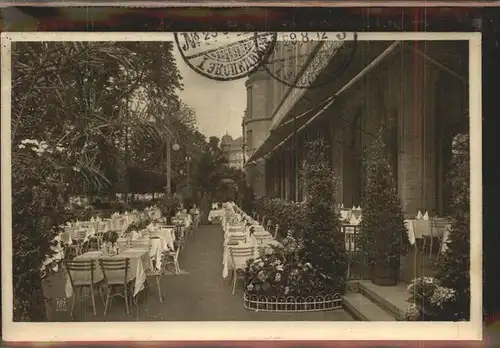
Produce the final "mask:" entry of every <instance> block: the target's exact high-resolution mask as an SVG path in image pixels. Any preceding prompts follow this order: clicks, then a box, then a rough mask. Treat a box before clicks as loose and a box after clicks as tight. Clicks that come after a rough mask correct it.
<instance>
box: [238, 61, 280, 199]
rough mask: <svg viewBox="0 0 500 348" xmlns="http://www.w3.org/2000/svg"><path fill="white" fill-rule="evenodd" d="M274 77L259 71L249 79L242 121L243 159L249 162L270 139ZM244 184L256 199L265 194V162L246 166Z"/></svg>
mask: <svg viewBox="0 0 500 348" xmlns="http://www.w3.org/2000/svg"><path fill="white" fill-rule="evenodd" d="M273 82H274V80H273V78H272V77H271V76H270V75H269V74H268V73H267V72H266V71H265V69H263V68H260V69H258V70H256V71H255V72H254V73H252V74H250V75H249V76H248V80H247V81H246V82H245V86H246V88H247V109H246V113H245V116H244V118H243V137H244V139H245V142H244V144H245V145H244V147H245V152H246V153H245V158H246V160H247V161H248V160H249V159H250V158H251V157H252V155H253V154H254V153H255V151H256V150H257V149H258V148H259V147H260V146H261V145H262V144H263V143H264V141H265V140H266V139H267V137H268V136H269V130H270V127H271V120H272V115H273V111H274V110H273V108H274V104H273V94H274V93H273V89H274V83H273ZM244 169H245V173H246V177H247V184H248V185H250V186H252V187H253V190H254V193H255V195H256V196H264V195H265V194H266V192H265V160H264V159H258V160H255V161H251V162H247V163H245V167H244Z"/></svg>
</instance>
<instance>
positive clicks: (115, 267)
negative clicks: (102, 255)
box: [99, 258, 130, 284]
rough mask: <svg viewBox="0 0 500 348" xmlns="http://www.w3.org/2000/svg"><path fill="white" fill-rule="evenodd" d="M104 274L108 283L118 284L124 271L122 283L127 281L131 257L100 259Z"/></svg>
mask: <svg viewBox="0 0 500 348" xmlns="http://www.w3.org/2000/svg"><path fill="white" fill-rule="evenodd" d="M99 265H100V266H101V270H102V275H103V276H104V282H105V283H106V284H110V282H111V283H113V284H116V283H117V281H118V280H120V273H122V272H123V278H121V279H122V280H123V283H122V284H126V283H127V279H128V270H129V268H130V259H129V258H125V259H99Z"/></svg>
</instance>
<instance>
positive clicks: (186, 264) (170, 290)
mask: <svg viewBox="0 0 500 348" xmlns="http://www.w3.org/2000/svg"><path fill="white" fill-rule="evenodd" d="M222 237H223V232H222V229H221V226H220V225H218V224H214V225H204V226H201V227H200V228H199V229H198V231H197V232H196V233H195V235H194V236H192V237H191V238H190V239H189V240H188V242H187V245H186V247H185V249H184V250H183V251H182V252H181V255H180V258H179V263H180V267H181V270H182V273H181V274H180V275H168V276H165V277H163V280H162V284H161V286H162V289H163V292H164V294H165V298H164V301H163V303H160V301H159V299H158V296H157V293H156V288H155V287H151V288H148V289H146V290H145V291H143V292H142V293H141V294H140V295H139V306H138V308H136V307H132V311H131V313H130V314H129V315H127V314H126V313H125V304H124V301H123V300H122V299H120V298H116V299H114V300H113V304H112V307H111V309H110V310H108V314H107V315H106V316H104V314H103V305H102V301H101V300H100V298H99V297H98V298H97V299H96V302H97V315H96V316H94V315H93V313H92V310H91V304H90V303H87V304H85V303H82V304H81V305H80V306H79V307H78V306H77V310H76V313H77V315H76V319H75V320H76V321H153V320H155V321H282V320H283V321H352V320H354V319H353V318H352V317H351V316H350V315H349V314H347V313H346V312H345V311H344V310H342V309H339V310H333V311H325V312H311V313H266V312H253V311H250V310H247V309H245V308H244V307H243V291H242V289H241V286H240V289H239V290H238V291H237V292H236V294H235V295H234V296H233V295H231V284H230V279H229V277H228V278H227V279H223V278H222ZM64 281H65V275H64V272H58V273H57V274H56V275H53V276H51V277H50V278H49V279H48V280H47V281H46V282H45V288H46V293H47V297H50V298H52V302H53V305H52V306H50V309H49V318H50V320H51V321H71V318H70V316H69V308H70V305H71V301H70V300H68V301H67V308H68V310H64V308H63V309H62V310H59V311H56V310H55V308H56V302H57V300H59V304H61V301H62V302H64Z"/></svg>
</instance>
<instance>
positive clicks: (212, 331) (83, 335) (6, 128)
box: [1, 32, 483, 341]
mask: <svg viewBox="0 0 500 348" xmlns="http://www.w3.org/2000/svg"><path fill="white" fill-rule="evenodd" d="M1 37H2V51H1V53H2V66H1V68H2V69H1V71H2V83H1V87H2V99H1V101H2V109H1V151H2V152H1V155H2V156H1V160H2V162H1V178H2V182H1V190H2V191H1V199H2V208H3V209H2V219H1V220H2V245H3V248H2V249H3V250H2V267H3V268H2V270H3V272H2V302H3V306H2V315H3V318H2V319H3V339H4V340H6V341H27V340H30V341H110V340H121V341H123V340H141V341H143V340H155V341H156V340H158V341H161V340H169V341H170V340H171V341H174V340H180V341H195V340H196V341H200V340H245V339H246V340H301V341H303V340H480V339H482V334H483V330H482V309H481V308H482V258H481V255H482V234H481V231H482V162H481V161H482V156H481V119H482V117H481V112H482V110H481V34H480V33H359V34H358V40H360V41H370V40H433V41H435V40H441V41H444V40H468V41H469V54H470V59H469V61H470V64H469V86H470V94H469V98H470V99H469V110H470V143H471V144H470V149H471V190H470V192H471V198H470V203H471V231H474V233H472V234H471V276H470V278H471V282H472V286H471V321H470V322H459V323H451V322H447V323H434V322H418V323H412V322H394V323H392V322H120V323H109V322H97V323H40V324H31V323H13V322H12V240H11V238H12V211H11V195H10V194H9V193H10V192H11V157H10V156H11V151H10V147H11V144H10V141H11V139H10V137H11V123H10V117H11V115H10V113H11V98H10V93H11V71H10V68H11V56H10V53H11V41H170V40H172V39H173V35H172V33H80V32H75V33H71V32H65V33H62V32H60V33H50V32H43V33H37V32H32V33H28V32H23V33H8V32H4V33H2V35H1ZM350 38H351V39H352V35H351V37H350ZM228 296H230V295H228ZM242 305H243V303H242Z"/></svg>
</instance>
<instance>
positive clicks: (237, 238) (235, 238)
mask: <svg viewBox="0 0 500 348" xmlns="http://www.w3.org/2000/svg"><path fill="white" fill-rule="evenodd" d="M227 242H228V244H230V243H239V242H244V243H246V242H247V236H246V235H238V234H230V235H229V237H228V241H227Z"/></svg>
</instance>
